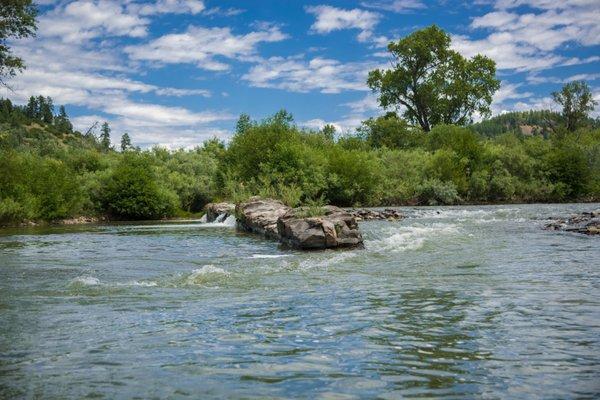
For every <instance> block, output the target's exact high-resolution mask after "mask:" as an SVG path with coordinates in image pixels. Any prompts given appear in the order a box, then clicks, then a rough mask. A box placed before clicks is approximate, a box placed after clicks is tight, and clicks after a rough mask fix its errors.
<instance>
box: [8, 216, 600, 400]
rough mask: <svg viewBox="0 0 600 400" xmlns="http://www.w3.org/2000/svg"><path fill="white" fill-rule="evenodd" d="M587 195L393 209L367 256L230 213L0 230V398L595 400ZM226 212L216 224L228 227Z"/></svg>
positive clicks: (597, 244) (596, 293)
mask: <svg viewBox="0 0 600 400" xmlns="http://www.w3.org/2000/svg"><path fill="white" fill-rule="evenodd" d="M597 208H600V205H598V204H587V205H543V206H539V205H525V206H512V205H508V206H494V207H480V206H477V207H456V208H452V207H444V208H413V209H411V208H404V209H403V211H404V212H405V213H406V215H407V216H408V218H406V219H404V220H402V221H400V222H382V221H376V222H361V229H362V231H363V233H364V236H365V239H366V249H365V250H356V251H327V252H311V253H300V252H294V251H287V250H283V249H279V248H278V245H277V244H276V243H275V242H271V241H267V240H263V239H260V238H258V237H255V236H250V235H245V234H239V233H236V232H235V231H234V230H233V229H232V228H231V227H229V226H230V225H231V224H230V223H225V224H205V225H201V224H199V223H197V222H194V221H188V222H184V223H168V224H157V223H153V224H135V225H131V224H122V225H105V226H86V227H56V228H46V229H30V230H25V229H21V230H6V229H5V230H2V231H0V398H15V397H16V398H19V397H25V398H50V399H59V398H60V399H62V398H86V397H87V398H107V399H119V398H121V399H126V398H127V399H128V398H143V399H147V398H185V397H188V398H203V399H205V398H261V399H262V398H309V399H313V398H323V399H327V398H330V399H346V398H348V399H350V398H382V399H388V398H390V399H393V398H413V397H436V398H437V397H453V398H510V399H532V398H556V399H558V398H575V397H580V398H586V397H588V398H593V397H597V396H598V395H599V394H600V240H599V238H593V237H588V236H583V235H578V234H567V233H557V232H548V231H544V230H542V229H541V227H542V226H543V224H544V223H545V222H546V221H544V218H547V217H549V216H554V215H567V214H569V213H571V212H574V211H578V210H591V209H597ZM229 222H231V221H229Z"/></svg>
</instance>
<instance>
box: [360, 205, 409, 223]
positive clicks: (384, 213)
mask: <svg viewBox="0 0 600 400" xmlns="http://www.w3.org/2000/svg"><path fill="white" fill-rule="evenodd" d="M348 212H349V213H350V214H352V215H353V216H354V217H355V218H356V219H357V220H358V221H371V220H386V221H398V220H400V219H402V218H404V215H402V213H401V212H400V211H398V210H394V209H392V208H386V209H385V210H370V209H365V208H362V209H350V210H348Z"/></svg>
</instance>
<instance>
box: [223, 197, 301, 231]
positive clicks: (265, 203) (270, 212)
mask: <svg viewBox="0 0 600 400" xmlns="http://www.w3.org/2000/svg"><path fill="white" fill-rule="evenodd" d="M235 210H236V216H237V226H238V229H240V230H242V231H246V232H251V233H258V234H260V235H264V236H266V237H268V238H271V239H276V240H278V239H279V234H278V233H277V220H278V219H279V217H281V216H282V215H284V214H285V213H286V212H288V211H289V210H291V208H290V207H288V206H286V205H285V204H283V203H282V202H281V201H279V200H273V199H261V198H258V197H252V198H251V199H250V200H248V201H246V202H244V203H240V204H238V205H237V206H236V208H235Z"/></svg>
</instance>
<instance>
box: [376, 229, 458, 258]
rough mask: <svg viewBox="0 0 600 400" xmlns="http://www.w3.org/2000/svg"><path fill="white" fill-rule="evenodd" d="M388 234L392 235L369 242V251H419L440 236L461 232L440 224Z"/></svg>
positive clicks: (394, 231) (389, 231)
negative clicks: (429, 241)
mask: <svg viewBox="0 0 600 400" xmlns="http://www.w3.org/2000/svg"><path fill="white" fill-rule="evenodd" d="M386 232H387V233H388V234H390V233H391V235H390V236H387V237H384V238H381V239H376V240H370V241H367V249H368V250H374V251H376V252H380V251H391V252H402V251H408V250H418V249H420V248H422V247H423V246H424V245H425V243H426V242H427V241H428V240H431V239H432V238H436V239H437V238H439V237H440V236H444V235H452V234H456V233H459V232H460V231H459V229H458V227H457V226H456V225H452V224H439V223H438V224H432V225H429V226H400V227H396V228H393V229H389V230H386Z"/></svg>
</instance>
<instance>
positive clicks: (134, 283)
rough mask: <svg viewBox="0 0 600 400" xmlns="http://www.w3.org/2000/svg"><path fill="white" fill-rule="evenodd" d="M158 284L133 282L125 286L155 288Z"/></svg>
mask: <svg viewBox="0 0 600 400" xmlns="http://www.w3.org/2000/svg"><path fill="white" fill-rule="evenodd" d="M157 285H158V283H156V282H154V281H132V282H128V283H126V284H125V286H141V287H154V286H157Z"/></svg>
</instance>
